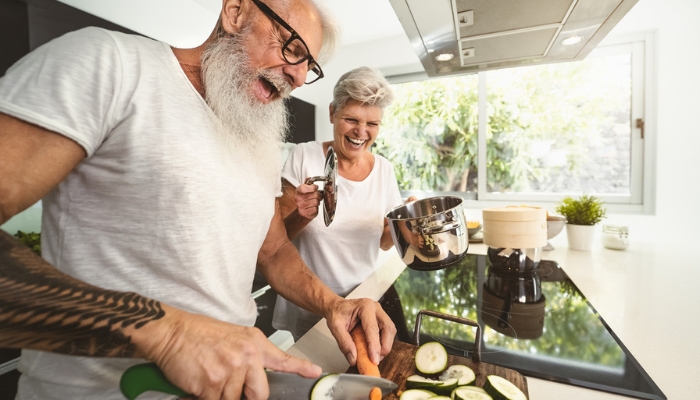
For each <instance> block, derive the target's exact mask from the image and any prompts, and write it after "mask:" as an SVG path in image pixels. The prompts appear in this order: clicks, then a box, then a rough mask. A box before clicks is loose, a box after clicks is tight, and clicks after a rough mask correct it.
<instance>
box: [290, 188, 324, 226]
mask: <svg viewBox="0 0 700 400" xmlns="http://www.w3.org/2000/svg"><path fill="white" fill-rule="evenodd" d="M321 197H322V196H321V192H319V191H318V185H315V184H312V185H306V184H301V185H299V186H297V188H296V191H295V193H294V202H295V203H296V206H297V210H298V212H299V215H300V216H301V217H302V218H305V219H308V220H312V219H314V218H316V216H318V207H319V205H320V204H321Z"/></svg>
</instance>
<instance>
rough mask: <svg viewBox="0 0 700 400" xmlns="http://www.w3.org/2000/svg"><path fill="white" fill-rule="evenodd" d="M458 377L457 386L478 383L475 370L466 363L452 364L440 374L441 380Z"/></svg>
mask: <svg viewBox="0 0 700 400" xmlns="http://www.w3.org/2000/svg"><path fill="white" fill-rule="evenodd" d="M453 378H457V379H458V382H457V386H467V385H471V386H474V385H475V384H476V375H475V374H474V371H473V370H472V369H471V368H469V367H467V366H466V365H452V366H451V367H449V368H447V369H446V370H445V372H443V373H442V374H441V375H440V380H441V381H446V380H448V379H453Z"/></svg>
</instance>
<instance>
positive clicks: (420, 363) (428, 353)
mask: <svg viewBox="0 0 700 400" xmlns="http://www.w3.org/2000/svg"><path fill="white" fill-rule="evenodd" d="M445 368H447V351H446V350H445V347H443V345H441V344H440V343H438V342H429V343H425V344H423V345H421V346H420V347H419V348H418V350H416V369H418V371H420V372H422V373H424V374H427V375H431V374H437V373H439V372H442V371H443V370H444V369H445Z"/></svg>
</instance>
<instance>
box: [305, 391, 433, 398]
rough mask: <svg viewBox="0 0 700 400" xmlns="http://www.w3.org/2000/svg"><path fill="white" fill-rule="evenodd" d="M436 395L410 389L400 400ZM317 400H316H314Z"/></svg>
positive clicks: (402, 394)
mask: <svg viewBox="0 0 700 400" xmlns="http://www.w3.org/2000/svg"><path fill="white" fill-rule="evenodd" d="M435 396H436V394H435V393H433V392H430V391H427V390H423V389H409V390H405V391H404V392H403V393H401V397H399V400H427V399H429V398H431V397H435ZM312 400H316V399H312Z"/></svg>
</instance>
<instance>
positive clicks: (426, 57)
mask: <svg viewBox="0 0 700 400" xmlns="http://www.w3.org/2000/svg"><path fill="white" fill-rule="evenodd" d="M389 1H390V2H391V5H392V7H393V8H394V11H395V12H396V15H397V16H398V18H399V21H400V22H401V25H403V28H404V30H405V31H406V34H407V35H408V38H409V39H410V41H411V44H412V46H413V48H414V50H415V52H416V54H417V55H418V57H419V58H420V60H421V63H422V64H423V67H424V68H425V72H426V73H427V75H428V76H429V77H439V76H446V75H455V74H468V73H475V72H478V71H485V70H491V69H498V68H506V67H515V66H526V65H536V64H544V63H551V62H560V61H573V60H581V59H583V58H584V57H586V55H588V53H590V52H591V50H593V48H594V47H595V46H596V45H597V44H598V43H599V42H600V41H601V40H602V39H603V38H604V37H605V35H607V34H608V32H610V30H611V29H612V28H613V27H614V26H615V25H616V24H617V23H618V22H619V21H620V20H621V19H622V17H623V16H624V15H625V14H627V12H628V11H629V10H630V9H631V8H632V6H633V5H634V4H636V3H637V1H638V0H389ZM450 55H452V58H451V59H450ZM441 58H443V59H447V60H444V61H438V60H439V59H441Z"/></svg>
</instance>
